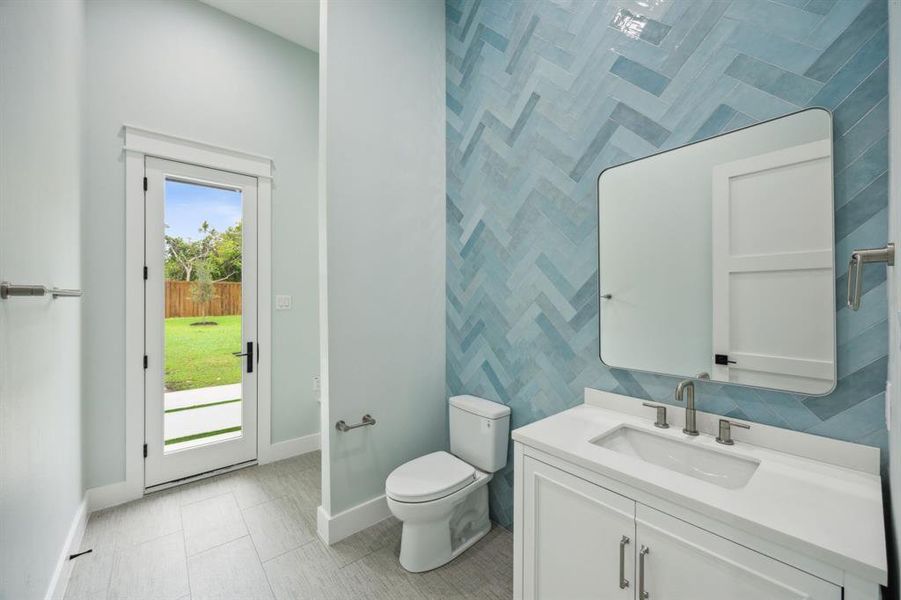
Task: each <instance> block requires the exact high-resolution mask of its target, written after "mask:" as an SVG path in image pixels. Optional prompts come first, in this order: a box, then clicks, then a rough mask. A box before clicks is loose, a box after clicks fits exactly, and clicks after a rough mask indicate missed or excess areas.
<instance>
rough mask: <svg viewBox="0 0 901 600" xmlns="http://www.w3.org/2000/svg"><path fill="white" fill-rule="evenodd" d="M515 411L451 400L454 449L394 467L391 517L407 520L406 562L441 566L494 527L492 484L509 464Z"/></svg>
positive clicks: (389, 484) (421, 567) (420, 567)
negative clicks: (490, 517)
mask: <svg viewBox="0 0 901 600" xmlns="http://www.w3.org/2000/svg"><path fill="white" fill-rule="evenodd" d="M509 433H510V408H509V407H507V406H504V405H503V404H498V403H496V402H491V401H489V400H484V399H482V398H476V397H475V396H454V397H452V398H451V399H450V449H451V453H450V454H448V453H447V452H444V451H441V452H432V453H431V454H426V455H425V456H421V457H419V458H416V459H413V460H411V461H410V462H408V463H404V464H402V465H401V466H399V467H397V468H396V469H394V471H392V472H391V474H390V475H388V479H387V481H385V495H386V496H387V498H388V508H389V509H391V513H392V514H393V515H394V516H395V517H397V518H398V519H399V520H400V521H402V522H403V524H404V526H403V533H402V535H401V543H400V564H401V566H403V568H405V569H406V570H408V571H412V572H414V573H420V572H422V571H429V570H431V569H435V568H437V567H440V566H441V565H443V564H445V563H447V562H450V561H451V560H453V559H454V558H456V557H457V556H459V555H460V553H462V552H463V551H464V550H466V549H467V548H469V547H470V546H472V545H473V544H475V543H476V542H477V541H479V539H481V538H482V536H484V535H485V534H486V533H488V531H489V530H490V529H491V522H490V521H489V520H488V487H487V486H488V482H489V481H491V477H492V474H493V473H496V472H497V471H500V470H501V469H503V468H504V466H505V465H506V464H507V441H508V439H509V438H508V434H509Z"/></svg>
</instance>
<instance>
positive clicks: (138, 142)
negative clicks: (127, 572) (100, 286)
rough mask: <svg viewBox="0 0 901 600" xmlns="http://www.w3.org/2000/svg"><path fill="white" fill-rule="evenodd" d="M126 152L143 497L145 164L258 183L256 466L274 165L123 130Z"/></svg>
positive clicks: (264, 414)
mask: <svg viewBox="0 0 901 600" xmlns="http://www.w3.org/2000/svg"><path fill="white" fill-rule="evenodd" d="M123 132H124V146H123V151H124V153H125V356H124V359H125V365H124V367H125V482H124V489H123V490H122V495H121V497H120V498H121V501H123V502H124V501H127V500H131V499H136V498H140V497H141V496H142V495H143V494H144V418H145V415H144V365H143V361H144V347H145V346H144V232H145V225H146V223H145V216H144V160H145V158H148V157H151V158H162V159H166V160H172V161H177V162H183V163H188V164H193V165H197V166H200V167H208V168H211V169H218V170H220V171H229V172H232V173H237V174H240V175H248V176H251V177H256V178H257V269H258V272H257V313H258V323H257V348H258V352H259V361H258V362H257V363H256V367H257V462H260V463H264V462H269V460H270V457H271V456H272V452H271V449H270V448H271V446H272V440H271V431H272V427H271V422H272V418H271V415H272V413H271V407H272V404H271V401H272V363H271V360H270V359H271V357H272V352H271V350H272V343H271V340H272V159H270V158H267V157H265V156H257V155H253V154H248V153H246V152H241V151H239V150H232V149H229V148H223V147H220V146H215V145H212V144H208V143H205V142H199V141H194V140H189V139H185V138H180V137H177V136H172V135H167V134H163V133H159V132H155V131H150V130H147V129H142V128H139V127H133V126H130V125H124V126H123Z"/></svg>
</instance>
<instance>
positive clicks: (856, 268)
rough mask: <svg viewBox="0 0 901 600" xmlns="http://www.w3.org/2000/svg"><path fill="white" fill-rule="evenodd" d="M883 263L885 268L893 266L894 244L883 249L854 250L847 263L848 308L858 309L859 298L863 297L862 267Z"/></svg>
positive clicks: (889, 244)
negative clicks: (867, 264) (868, 264)
mask: <svg viewBox="0 0 901 600" xmlns="http://www.w3.org/2000/svg"><path fill="white" fill-rule="evenodd" d="M875 262H884V263H885V264H886V266H889V267H892V266H894V265H895V244H892V243H888V244H886V245H885V247H884V248H867V249H864V250H855V251H854V252H852V253H851V260H850V261H849V262H848V308H850V309H851V310H857V309H859V308H860V297H861V296H862V295H863V266H864V265H865V264H866V263H875Z"/></svg>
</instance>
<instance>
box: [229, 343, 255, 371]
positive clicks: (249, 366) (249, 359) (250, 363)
mask: <svg viewBox="0 0 901 600" xmlns="http://www.w3.org/2000/svg"><path fill="white" fill-rule="evenodd" d="M232 355H233V356H238V357H241V356H246V357H247V372H248V373H253V342H247V352H232Z"/></svg>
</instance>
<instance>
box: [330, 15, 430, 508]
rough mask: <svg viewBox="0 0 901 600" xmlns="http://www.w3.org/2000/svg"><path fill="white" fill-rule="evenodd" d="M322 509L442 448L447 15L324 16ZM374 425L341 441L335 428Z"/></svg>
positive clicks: (359, 496)
mask: <svg viewBox="0 0 901 600" xmlns="http://www.w3.org/2000/svg"><path fill="white" fill-rule="evenodd" d="M320 10H321V19H320V23H321V28H320V58H321V60H320V74H321V86H322V89H321V96H320V106H321V108H322V113H321V120H320V130H321V132H322V136H321V139H320V143H321V146H320V156H322V157H323V159H324V164H322V165H321V170H320V181H321V183H322V187H321V188H320V210H321V211H322V217H323V218H324V220H323V229H322V231H321V236H322V242H321V243H322V244H323V247H321V248H320V252H323V255H322V257H321V260H322V278H323V282H324V283H323V284H322V319H323V322H322V323H321V327H322V334H323V350H322V352H323V361H322V362H323V408H324V411H323V413H324V414H323V427H322V432H323V447H324V453H325V461H324V464H325V465H326V469H324V472H323V508H324V509H325V510H326V511H327V512H328V513H330V515H332V516H333V515H335V514H336V513H339V512H341V511H343V510H346V509H348V508H350V507H354V506H356V505H359V504H361V503H362V502H365V501H367V500H369V499H372V498H377V497H379V496H380V495H383V494H384V488H385V477H386V476H387V475H388V473H389V472H390V471H391V470H392V469H393V468H394V467H396V466H398V465H399V464H401V463H403V462H405V461H407V460H410V459H411V458H414V457H416V456H419V455H422V454H424V453H426V452H429V451H433V450H437V449H442V448H446V447H447V404H446V399H445V383H444V381H445V377H444V373H445V363H444V356H445V341H444V340H445V314H444V306H445V294H444V289H445V280H444V273H445V204H444V202H445V169H444V128H445V114H444V101H445V100H444V89H445V88H444V85H445V84H444V81H445V79H444V76H445V75H444V74H445V71H444V52H445V43H444V4H443V2H440V1H439V0H429V1H423V2H396V1H394V0H373V1H371V2H365V3H364V2H353V3H351V2H339V1H336V2H328V1H327V0H324V1H323V2H322V3H321V8H320ZM364 413H370V414H372V416H373V417H375V419H376V420H377V421H378V423H377V424H376V425H375V426H374V427H366V428H363V429H360V430H355V431H352V432H348V433H339V432H336V431H335V429H334V423H335V421H337V420H339V419H344V420H346V421H347V422H348V423H352V422H358V421H359V420H360V418H361V417H362V416H363V414H364Z"/></svg>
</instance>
